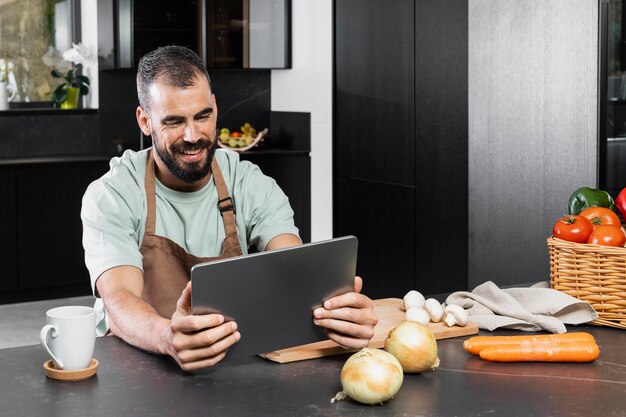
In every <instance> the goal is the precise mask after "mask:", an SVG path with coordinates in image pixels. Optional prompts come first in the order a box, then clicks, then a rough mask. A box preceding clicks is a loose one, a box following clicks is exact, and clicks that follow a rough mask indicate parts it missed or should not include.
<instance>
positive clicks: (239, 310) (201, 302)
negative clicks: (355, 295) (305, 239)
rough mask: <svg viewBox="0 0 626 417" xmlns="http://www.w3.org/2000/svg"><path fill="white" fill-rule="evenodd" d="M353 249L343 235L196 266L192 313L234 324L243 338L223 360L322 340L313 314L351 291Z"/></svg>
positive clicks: (350, 240) (354, 241) (351, 238)
mask: <svg viewBox="0 0 626 417" xmlns="http://www.w3.org/2000/svg"><path fill="white" fill-rule="evenodd" d="M357 246H358V241H357V239H356V237H354V236H346V237H341V238H336V239H331V240H326V241H322V242H314V243H308V244H304V245H301V246H295V247H291V248H286V249H278V250H274V251H268V252H260V253H254V254H251V255H246V256H239V257H235V258H227V259H223V260H218V261H213V262H206V263H202V264H198V265H195V266H194V267H193V268H192V270H191V280H192V309H193V313H194V314H207V313H220V314H223V315H224V317H225V318H226V320H235V321H236V322H237V325H238V330H239V332H240V333H241V340H240V341H239V342H238V343H237V344H236V345H235V346H233V347H231V348H230V349H229V350H228V353H227V354H226V359H233V358H238V357H241V356H248V355H255V354H260V353H265V352H270V351H274V350H278V349H284V348H287V347H292V346H299V345H302V344H306V343H312V342H317V341H320V340H324V339H326V335H325V334H324V331H323V329H322V328H320V327H318V326H316V325H314V324H313V310H314V309H315V308H317V307H319V306H321V304H322V302H323V301H324V300H326V299H328V298H331V297H332V296H334V295H337V294H341V293H345V292H349V291H353V290H354V276H355V273H356V258H357Z"/></svg>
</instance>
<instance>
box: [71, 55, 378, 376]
mask: <svg viewBox="0 0 626 417" xmlns="http://www.w3.org/2000/svg"><path fill="white" fill-rule="evenodd" d="M137 93H138V96H139V107H138V108H137V111H136V117H137V122H138V124H139V127H140V129H141V130H142V132H143V133H144V134H145V135H148V136H151V137H152V145H153V146H152V148H151V149H148V150H145V151H141V152H132V151H126V152H125V153H124V155H122V157H120V158H114V159H113V160H112V161H111V169H110V171H109V172H108V173H107V174H106V175H104V176H103V177H102V178H100V179H99V180H97V181H95V182H94V183H92V184H91V185H90V186H89V188H88V189H87V191H86V193H85V196H84V197H83V209H82V212H81V217H82V220H83V230H84V232H83V245H84V247H85V261H86V264H87V267H88V269H89V272H90V275H91V281H92V286H93V290H94V294H95V295H96V296H97V297H100V298H101V300H102V302H103V304H104V307H105V309H106V316H107V324H108V326H109V328H110V330H111V331H112V332H113V333H114V334H116V335H117V336H119V337H121V338H122V339H124V340H125V341H126V342H128V343H130V344H132V345H134V346H137V347H139V348H141V349H144V350H148V351H151V352H157V353H161V354H167V355H170V356H172V357H173V358H174V359H175V360H176V361H177V362H178V364H179V365H180V367H181V368H183V369H186V370H193V369H199V368H204V367H208V366H212V365H214V364H216V363H217V362H219V361H220V360H222V359H223V358H224V356H225V354H226V352H227V350H228V348H229V347H230V346H232V345H233V344H235V343H237V341H238V340H239V339H240V337H241V335H240V334H239V332H238V331H237V323H236V322H225V321H224V317H223V316H222V315H219V314H207V315H192V314H191V291H192V288H191V283H190V282H189V271H190V269H191V266H192V265H194V264H195V263H198V262H203V261H207V260H211V259H218V258H223V257H230V256H237V255H241V254H243V253H244V252H245V251H246V250H247V247H248V246H249V244H252V245H255V246H257V247H258V248H259V249H260V250H271V249H277V248H284V247H288V246H294V245H299V244H301V241H300V238H299V237H298V229H297V228H296V227H295V226H294V224H293V211H292V209H291V207H290V206H289V202H288V200H287V197H286V196H285V195H284V193H283V192H282V191H281V190H280V188H279V187H278V186H277V185H276V183H275V182H274V181H273V180H272V179H271V178H268V177H266V176H264V175H263V174H261V172H260V170H259V169H258V167H256V166H255V165H253V164H251V163H249V162H242V161H239V157H238V154H236V153H235V152H226V151H223V150H217V151H216V147H217V105H216V103H215V96H214V95H213V94H212V92H211V84H210V79H209V75H208V73H207V72H206V69H205V68H204V66H203V64H202V62H201V60H200V59H199V58H198V56H197V55H196V54H195V53H193V52H192V51H190V50H189V49H186V48H183V47H177V46H168V47H163V48H159V49H157V50H155V51H153V52H151V53H149V54H147V55H146V56H144V57H143V58H142V59H141V61H140V62H139V66H138V73H137ZM242 249H243V250H242ZM361 287H362V281H361V279H360V278H359V277H355V289H354V292H350V293H347V294H343V295H340V296H336V297H334V298H332V299H330V300H328V301H326V302H325V303H324V306H323V307H322V308H319V309H316V310H315V311H314V318H313V320H314V322H315V324H317V325H319V326H321V327H323V328H324V329H325V330H326V333H327V335H328V337H329V338H330V339H332V340H334V341H336V342H337V343H339V344H340V345H342V346H344V347H347V348H360V347H364V346H366V345H367V343H368V342H369V339H370V338H371V337H372V336H373V328H374V325H375V324H376V322H377V318H376V315H375V314H374V311H373V302H372V301H371V300H370V299H369V298H368V297H366V296H365V295H363V294H360V290H361ZM244 337H245V335H244Z"/></svg>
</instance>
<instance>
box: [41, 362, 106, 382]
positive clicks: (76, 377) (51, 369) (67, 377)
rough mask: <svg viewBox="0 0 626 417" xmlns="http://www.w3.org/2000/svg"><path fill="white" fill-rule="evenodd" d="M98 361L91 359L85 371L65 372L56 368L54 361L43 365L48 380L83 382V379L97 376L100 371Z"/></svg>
mask: <svg viewBox="0 0 626 417" xmlns="http://www.w3.org/2000/svg"><path fill="white" fill-rule="evenodd" d="M98 365H100V362H98V359H95V358H93V359H91V362H89V366H88V367H86V368H85V369H76V370H74V371H64V370H63V369H57V368H56V367H55V366H54V362H52V360H49V361H46V362H44V364H43V369H44V370H45V371H46V375H47V376H48V378H52V379H56V380H59V381H81V380H83V379H87V378H90V377H92V376H94V375H95V374H96V371H97V370H98Z"/></svg>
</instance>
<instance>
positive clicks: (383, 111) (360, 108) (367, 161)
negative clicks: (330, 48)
mask: <svg viewBox="0 0 626 417" xmlns="http://www.w3.org/2000/svg"><path fill="white" fill-rule="evenodd" d="M336 8H337V9H336V17H335V22H336V24H335V31H336V33H335V36H336V40H335V45H336V52H335V53H336V56H335V65H336V71H335V72H336V102H335V106H336V120H337V123H336V130H335V138H336V141H335V143H336V146H335V150H336V161H337V164H336V167H337V170H336V172H337V175H339V176H341V177H348V178H360V179H370V180H374V181H384V182H387V183H393V184H404V185H413V181H414V179H413V172H414V161H413V159H414V158H413V155H414V152H415V141H414V129H415V126H414V125H415V124H414V113H415V112H414V109H415V105H414V98H415V94H414V88H413V86H414V72H415V69H414V62H413V58H412V57H413V49H414V45H415V40H414V27H413V1H412V0H395V1H391V2H381V1H377V0H365V1H362V0H355V1H351V0H347V1H343V0H338V1H337V2H336Z"/></svg>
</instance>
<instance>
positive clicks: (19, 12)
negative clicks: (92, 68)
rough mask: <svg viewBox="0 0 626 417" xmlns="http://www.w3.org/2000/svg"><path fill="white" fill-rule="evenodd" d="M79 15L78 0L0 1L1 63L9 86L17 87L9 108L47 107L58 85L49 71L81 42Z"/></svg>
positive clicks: (57, 80) (58, 81)
mask: <svg viewBox="0 0 626 417" xmlns="http://www.w3.org/2000/svg"><path fill="white" fill-rule="evenodd" d="M79 15H80V0H0V60H4V65H5V66H6V68H7V69H8V70H9V71H10V72H12V73H13V75H12V76H11V75H9V80H8V83H9V84H13V85H14V87H16V88H17V92H16V95H15V97H14V98H13V100H12V107H15V106H16V105H18V103H31V106H29V107H47V106H48V105H47V103H48V102H50V94H51V93H52V90H54V88H55V87H56V86H57V85H58V84H59V83H60V82H61V80H59V79H56V78H53V77H52V76H51V75H50V71H51V70H52V69H53V68H55V66H57V65H58V63H59V62H61V61H63V58H62V56H61V54H62V52H63V51H66V50H68V49H69V48H71V46H72V42H78V41H80V38H79V36H78V34H79V30H78V29H79V28H78V26H79V19H78V16H79ZM0 63H1V62H0ZM20 107H22V106H20Z"/></svg>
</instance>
